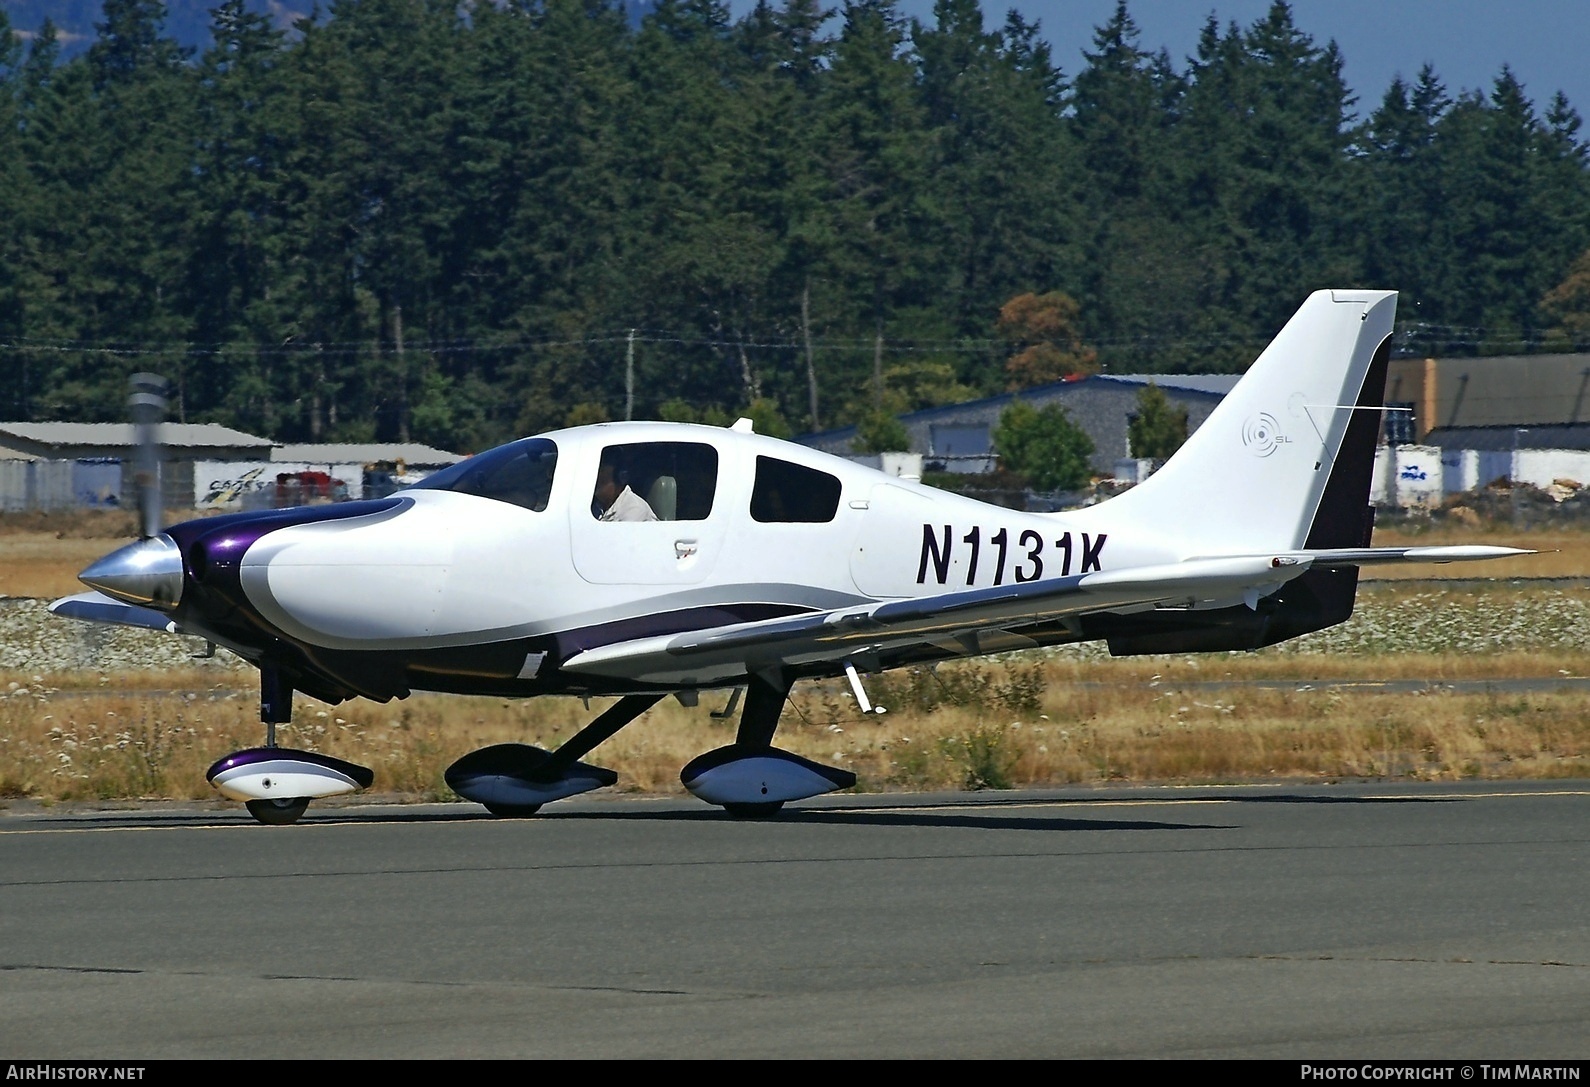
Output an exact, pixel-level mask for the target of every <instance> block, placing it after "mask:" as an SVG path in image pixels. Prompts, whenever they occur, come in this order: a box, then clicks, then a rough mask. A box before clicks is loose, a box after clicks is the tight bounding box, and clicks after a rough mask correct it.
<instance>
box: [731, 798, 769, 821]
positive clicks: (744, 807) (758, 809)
mask: <svg viewBox="0 0 1590 1087" xmlns="http://www.w3.org/2000/svg"><path fill="white" fill-rule="evenodd" d="M783 807H784V802H783V801H782V800H759V801H757V802H756V803H753V804H725V805H723V810H724V811H726V812H728V813H729V814H730V815H732V816H734V817H735V818H736V819H771V818H773V816H775V815H777V814H778V813H779V810H780V809H781V808H783Z"/></svg>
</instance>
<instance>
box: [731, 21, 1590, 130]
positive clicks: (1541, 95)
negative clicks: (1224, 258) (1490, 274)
mask: <svg viewBox="0 0 1590 1087" xmlns="http://www.w3.org/2000/svg"><path fill="white" fill-rule="evenodd" d="M753 2H754V0H732V2H731V6H732V7H733V9H734V11H735V13H736V14H740V13H742V12H744V11H746V10H749V8H750V7H751V5H752V3H753ZM826 2H828V3H831V4H833V5H834V6H836V7H837V6H838V4H839V0H826ZM1291 6H1292V16H1293V21H1294V22H1296V23H1297V25H1298V26H1299V27H1300V28H1301V29H1302V30H1303V31H1305V32H1306V33H1308V34H1309V35H1310V36H1312V37H1313V38H1314V40H1315V41H1317V42H1319V43H1320V44H1322V45H1323V44H1324V43H1325V42H1327V41H1329V40H1331V39H1335V41H1336V44H1337V45H1338V46H1339V47H1340V48H1341V51H1342V56H1343V58H1344V60H1345V62H1346V63H1345V69H1344V70H1345V75H1346V79H1347V84H1348V86H1350V87H1351V88H1352V89H1353V91H1354V92H1355V93H1356V94H1357V96H1358V99H1359V101H1358V106H1357V109H1358V112H1359V114H1360V115H1364V114H1367V113H1369V112H1371V111H1372V110H1373V109H1374V108H1375V107H1376V106H1377V105H1378V104H1379V102H1380V98H1381V96H1382V95H1383V94H1384V93H1385V90H1386V88H1387V87H1389V86H1390V85H1391V80H1392V77H1393V76H1395V75H1397V74H1398V73H1399V72H1400V73H1401V74H1402V76H1403V78H1404V79H1407V80H1410V81H1411V80H1412V79H1413V78H1414V77H1415V76H1416V75H1417V74H1418V72H1419V68H1420V67H1421V66H1422V65H1423V64H1425V63H1426V62H1428V63H1430V64H1432V65H1433V66H1434V67H1435V71H1436V74H1437V75H1439V76H1440V77H1441V80H1442V82H1444V83H1445V84H1446V87H1447V90H1448V92H1449V93H1451V94H1453V96H1454V97H1455V96H1456V93H1457V92H1458V91H1459V90H1464V89H1476V88H1477V89H1480V90H1484V91H1489V89H1490V86H1491V83H1492V82H1493V81H1494V80H1495V78H1496V74H1497V73H1498V72H1500V71H1501V68H1502V65H1503V64H1508V65H1511V67H1512V69H1513V74H1514V75H1516V76H1517V77H1518V79H1519V80H1520V82H1522V83H1523V84H1524V89H1525V91H1526V93H1528V95H1529V97H1530V98H1531V99H1532V100H1533V101H1534V102H1535V104H1536V107H1537V109H1539V110H1540V111H1541V112H1544V110H1545V106H1546V104H1547V103H1548V102H1550V100H1551V97H1552V95H1553V94H1555V93H1556V92H1557V91H1558V90H1561V91H1563V92H1564V93H1565V94H1567V96H1568V100H1569V101H1570V102H1571V103H1573V105H1574V107H1575V108H1576V109H1577V110H1578V111H1579V113H1580V114H1581V115H1586V114H1590V0H1511V2H1507V3H1503V2H1498V0H1292V5H1291ZM1010 7H1015V8H1017V9H1018V10H1019V11H1021V13H1022V15H1023V16H1024V17H1025V18H1027V19H1028V20H1029V21H1031V20H1038V21H1039V22H1040V23H1041V24H1042V29H1043V34H1044V37H1046V38H1047V39H1048V40H1049V42H1050V43H1051V44H1052V45H1053V46H1054V55H1055V59H1056V61H1057V62H1058V63H1059V65H1060V67H1061V69H1062V70H1063V71H1064V72H1065V73H1066V75H1067V76H1073V75H1075V74H1076V72H1077V71H1078V69H1080V68H1081V67H1082V50H1083V49H1085V48H1091V46H1092V42H1093V30H1094V28H1095V27H1097V26H1099V25H1101V24H1103V23H1104V22H1106V21H1108V19H1109V18H1110V16H1111V14H1112V13H1113V12H1114V10H1115V0H1014V2H1011V0H983V13H984V17H985V18H986V19H987V20H988V22H989V23H991V24H994V25H997V24H998V23H1001V22H1003V21H1004V13H1005V11H1006V10H1007V9H1008V8H1010ZM1269 7H1270V0H1129V3H1128V10H1129V11H1130V12H1131V14H1132V18H1133V19H1134V20H1136V22H1137V25H1138V26H1139V27H1140V28H1141V29H1142V32H1143V33H1142V44H1143V45H1144V46H1145V47H1146V48H1149V49H1158V48H1159V47H1160V46H1164V47H1165V48H1167V49H1169V50H1170V55H1171V57H1172V59H1173V60H1175V62H1176V65H1177V67H1178V68H1181V67H1185V58H1186V57H1187V56H1188V55H1189V54H1191V53H1192V52H1193V50H1194V48H1195V47H1196V46H1197V42H1198V33H1199V31H1200V30H1201V29H1202V28H1203V24H1204V21H1205V20H1206V19H1207V18H1208V17H1209V15H1210V13H1211V12H1213V13H1214V14H1215V16H1216V17H1217V18H1218V19H1219V20H1220V23H1221V25H1222V26H1224V25H1225V24H1226V23H1228V22H1230V21H1232V20H1235V21H1236V22H1237V24H1238V25H1239V26H1244V27H1246V26H1248V25H1251V24H1252V23H1253V22H1255V21H1256V20H1257V19H1259V18H1260V17H1261V16H1262V15H1264V13H1265V12H1266V11H1268V10H1269ZM900 10H901V11H903V12H904V13H906V14H907V15H910V16H914V17H916V18H919V19H921V20H923V21H924V22H926V21H929V20H930V19H931V17H932V12H933V0H901V3H900Z"/></svg>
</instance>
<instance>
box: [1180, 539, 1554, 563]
mask: <svg viewBox="0 0 1590 1087" xmlns="http://www.w3.org/2000/svg"><path fill="white" fill-rule="evenodd" d="M1533 554H1536V552H1534V551H1531V550H1529V549H1527V548H1522V547H1492V546H1488V545H1483V544H1461V545H1452V546H1445V547H1328V548H1315V549H1311V550H1307V551H1289V552H1286V553H1285V555H1284V556H1283V557H1284V558H1289V559H1298V560H1300V561H1305V562H1309V563H1311V564H1312V565H1313V566H1314V567H1315V568H1319V567H1326V566H1381V565H1385V564H1387V563H1393V562H1479V561H1481V560H1484V559H1510V558H1513V557H1514V556H1516V555H1533ZM1202 561H1205V562H1207V561H1210V560H1207V559H1205V560H1202Z"/></svg>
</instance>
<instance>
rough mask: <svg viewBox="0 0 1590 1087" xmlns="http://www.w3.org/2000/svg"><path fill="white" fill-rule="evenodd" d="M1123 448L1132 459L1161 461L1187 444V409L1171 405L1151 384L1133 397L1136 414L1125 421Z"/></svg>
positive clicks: (1157, 388) (1156, 386) (1161, 392)
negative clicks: (1128, 450) (1135, 403)
mask: <svg viewBox="0 0 1590 1087" xmlns="http://www.w3.org/2000/svg"><path fill="white" fill-rule="evenodd" d="M1126 439H1127V444H1128V446H1129V447H1130V448H1131V450H1132V456H1134V457H1149V458H1152V459H1154V460H1165V459H1167V458H1169V457H1170V456H1171V454H1173V453H1175V452H1176V450H1178V449H1180V448H1181V447H1182V443H1184V442H1186V440H1187V409H1186V408H1178V407H1175V406H1174V405H1172V404H1171V402H1170V398H1169V397H1168V396H1166V395H1165V390H1164V389H1161V388H1160V387H1159V386H1158V385H1155V384H1154V383H1153V382H1150V383H1149V384H1147V385H1145V386H1144V387H1143V391H1142V392H1140V393H1138V394H1137V411H1136V412H1135V413H1134V414H1133V415H1132V416H1131V417H1130V418H1129V419H1128V420H1127V424H1126Z"/></svg>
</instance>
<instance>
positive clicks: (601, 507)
mask: <svg viewBox="0 0 1590 1087" xmlns="http://www.w3.org/2000/svg"><path fill="white" fill-rule="evenodd" d="M591 512H592V513H595V514H596V519H597V520H599V521H655V520H657V514H656V513H654V512H653V511H652V508H651V506H649V505H647V504H646V500H645V499H644V498H642V497H641V496H640V495H638V494H636V493H635V492H634V491H632V490H630V489H629V485H628V483H627V482H625V480H624V478H623V476H622V474H621V473H620V472H619V470H618V466H617V465H615V464H613V463H612V462H611V461H603V462H602V464H601V466H600V467H599V468H597V470H596V501H595V502H594V503H593V505H592V508H591Z"/></svg>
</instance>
